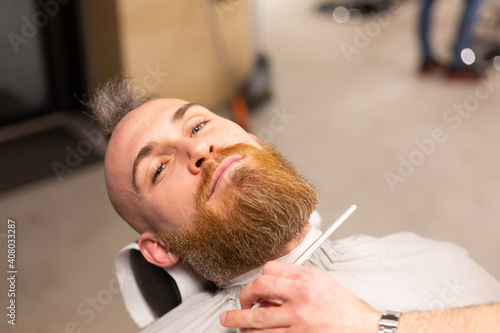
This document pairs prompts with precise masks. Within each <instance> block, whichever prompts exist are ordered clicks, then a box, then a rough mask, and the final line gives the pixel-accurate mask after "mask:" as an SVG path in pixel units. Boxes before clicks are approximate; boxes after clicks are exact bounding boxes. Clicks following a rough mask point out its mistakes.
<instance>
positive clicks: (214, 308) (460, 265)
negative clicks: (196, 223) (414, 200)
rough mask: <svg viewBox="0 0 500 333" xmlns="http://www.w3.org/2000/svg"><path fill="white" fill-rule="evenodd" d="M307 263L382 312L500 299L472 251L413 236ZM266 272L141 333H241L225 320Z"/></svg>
mask: <svg viewBox="0 0 500 333" xmlns="http://www.w3.org/2000/svg"><path fill="white" fill-rule="evenodd" d="M320 234H321V231H319V230H318V229H316V228H312V229H311V231H310V232H309V234H308V235H307V236H306V238H305V239H304V241H303V242H302V243H301V244H300V245H299V246H298V247H297V248H296V249H295V250H294V251H292V252H291V253H289V254H288V255H286V256H284V257H282V258H280V259H278V260H281V261H286V262H293V261H294V260H295V259H296V258H297V257H298V256H299V255H300V254H301V253H302V252H303V251H304V250H305V249H307V248H308V247H309V245H310V244H311V243H312V242H314V240H315V239H316V238H317V237H318V236H319V235H320ZM304 265H307V266H315V267H319V268H322V269H324V270H326V271H327V272H329V273H330V274H331V275H332V276H333V277H334V278H335V279H336V280H337V281H338V282H339V283H340V284H342V285H343V286H344V287H345V288H346V289H347V290H349V291H350V292H352V293H353V294H354V295H356V296H357V297H359V298H360V299H362V300H364V301H365V302H366V303H368V304H369V305H370V306H372V307H373V308H374V309H376V310H378V311H384V310H393V311H402V312H408V311H415V310H431V309H444V308H451V307H462V306H466V305H476V304H485V303H491V302H499V301H500V283H499V282H498V281H497V280H496V279H495V278H493V277H492V276H491V275H490V274H489V273H488V272H486V271H485V270H484V269H483V268H482V267H480V266H479V265H478V264H477V263H476V262H475V261H474V260H472V259H471V258H470V257H469V255H468V253H467V251H466V250H464V249H463V248H461V247H458V246H457V245H454V244H452V243H448V242H440V241H435V240H429V239H424V238H421V237H419V236H417V235H415V234H413V233H397V234H393V235H389V236H386V237H382V238H374V237H370V236H365V235H355V236H351V237H348V238H345V239H341V240H335V241H326V242H325V243H323V244H322V245H321V246H320V247H319V249H318V250H317V251H316V252H315V253H314V254H313V255H312V256H311V257H310V258H309V259H308V260H307V261H306V262H305V263H304ZM261 273H262V268H258V269H254V270H252V271H250V272H247V273H245V274H243V275H241V276H239V277H237V278H235V279H233V280H231V281H229V282H228V283H227V284H224V285H221V286H219V287H220V288H219V289H218V290H217V291H215V292H209V291H200V292H197V293H195V294H193V295H191V296H190V297H188V298H187V299H184V300H183V301H182V303H181V304H180V305H179V306H177V307H176V308H174V309H173V310H171V311H170V312H168V313H167V314H165V315H164V316H163V317H161V318H159V319H158V320H156V321H155V322H154V323H152V324H151V325H149V326H148V327H147V328H145V329H144V330H143V331H142V332H143V333H151V332H175V333H179V332H184V333H193V332H210V333H212V332H221V333H229V332H236V330H234V329H228V328H225V327H222V326H221V325H220V323H219V316H220V314H221V313H222V312H223V311H226V310H234V309H240V303H239V299H238V296H239V293H240V291H241V289H242V288H243V287H244V286H245V285H246V284H247V283H249V282H250V281H252V280H253V279H255V278H257V277H258V276H259V275H261Z"/></svg>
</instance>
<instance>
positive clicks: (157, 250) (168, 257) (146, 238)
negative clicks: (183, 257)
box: [139, 231, 179, 268]
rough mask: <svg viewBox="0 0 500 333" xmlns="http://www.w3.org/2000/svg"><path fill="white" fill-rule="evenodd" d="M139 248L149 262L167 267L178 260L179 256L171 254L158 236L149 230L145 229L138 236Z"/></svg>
mask: <svg viewBox="0 0 500 333" xmlns="http://www.w3.org/2000/svg"><path fill="white" fill-rule="evenodd" d="M139 249H140V250H141V253H142V255H143V256H144V258H146V260H147V261H148V262H149V263H151V264H153V265H156V266H159V267H163V268H167V267H170V266H173V265H174V264H175V263H176V262H177V261H179V257H178V256H177V255H175V254H173V253H172V252H171V251H170V249H169V248H168V247H166V246H165V245H163V244H162V243H161V242H160V240H159V239H158V236H157V235H156V234H154V233H152V232H150V231H145V232H144V233H142V234H141V236H140V237H139Z"/></svg>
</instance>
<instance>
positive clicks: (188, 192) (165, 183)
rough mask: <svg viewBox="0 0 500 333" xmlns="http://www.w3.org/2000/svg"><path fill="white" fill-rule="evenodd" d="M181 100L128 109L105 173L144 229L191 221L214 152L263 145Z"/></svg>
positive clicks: (124, 209)
mask: <svg viewBox="0 0 500 333" xmlns="http://www.w3.org/2000/svg"><path fill="white" fill-rule="evenodd" d="M188 105H189V104H188V102H185V101H182V100H176V99H158V100H153V101H151V102H148V103H146V104H144V105H142V106H140V107H139V108H137V109H136V110H133V111H131V112H130V113H129V114H127V115H126V116H125V117H124V118H123V119H122V120H121V121H120V123H119V124H118V125H117V127H116V129H115V131H114V132H113V134H112V136H111V138H110V141H109V144H108V149H107V153H106V159H105V174H106V183H107V186H108V192H109V195H110V198H111V200H112V202H113V204H114V206H115V208H116V209H117V210H118V212H119V213H120V214H121V215H122V216H123V217H124V218H125V220H127V221H129V222H131V224H132V225H133V226H134V227H135V228H136V229H137V230H138V231H139V232H143V231H146V230H151V231H158V230H171V229H175V228H176V227H179V226H186V225H189V224H190V223H192V221H193V220H194V215H195V194H196V190H197V189H198V186H199V185H200V183H201V181H202V177H203V172H202V170H203V167H204V165H205V164H207V163H208V162H210V161H211V160H212V159H213V156H214V154H215V151H216V150H217V149H220V148H222V147H227V146H230V145H233V144H236V143H246V144H249V145H251V146H259V145H260V144H259V143H258V142H257V140H256V139H255V138H254V137H253V136H252V135H250V134H249V133H247V132H246V131H245V130H243V129H242V128H241V127H240V126H238V125H237V124H235V123H234V122H232V121H230V120H227V119H225V118H222V117H219V116H217V115H215V114H214V113H212V112H210V111H209V110H207V109H206V108H204V107H203V106H201V105H192V106H190V107H189V108H185V106H188ZM244 158H245V156H239V157H236V158H235V159H234V160H233V161H231V162H233V163H229V164H230V165H228V169H227V170H225V172H224V173H223V174H222V175H221V176H222V177H220V180H219V181H218V182H217V183H216V184H215V186H214V195H213V196H212V198H211V200H209V201H210V202H208V204H209V205H211V204H217V193H218V192H219V191H218V190H219V189H220V188H223V187H224V186H225V184H226V182H227V175H228V173H229V172H230V171H231V170H232V169H234V168H235V167H237V165H239V164H241V163H244Z"/></svg>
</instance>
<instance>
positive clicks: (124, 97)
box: [85, 74, 153, 140]
mask: <svg viewBox="0 0 500 333" xmlns="http://www.w3.org/2000/svg"><path fill="white" fill-rule="evenodd" d="M152 99H153V97H152V96H151V94H150V93H149V92H148V91H147V90H146V89H145V88H137V87H135V86H134V84H133V80H132V79H131V78H129V77H125V76H124V75H121V74H120V75H118V76H116V77H115V78H113V79H111V80H109V81H107V82H104V83H101V84H99V86H98V87H97V88H96V90H95V91H94V93H93V94H92V95H91V97H90V99H89V101H88V102H86V103H85V105H86V106H87V107H88V108H89V109H90V111H91V117H92V118H93V119H94V120H96V121H97V122H98V123H99V126H100V128H101V131H102V132H103V133H104V135H105V136H106V137H107V139H108V140H109V138H110V137H111V134H112V133H113V131H114V129H115V127H116V125H117V124H118V123H119V122H120V120H122V119H123V117H125V116H126V115H127V113H129V112H130V111H132V110H134V109H136V108H138V107H139V106H141V105H142V104H144V103H146V102H148V101H150V100H152Z"/></svg>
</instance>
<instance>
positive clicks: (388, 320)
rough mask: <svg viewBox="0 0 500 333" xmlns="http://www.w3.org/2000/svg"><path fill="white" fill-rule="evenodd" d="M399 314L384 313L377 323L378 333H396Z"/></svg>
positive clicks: (392, 312) (393, 312)
mask: <svg viewBox="0 0 500 333" xmlns="http://www.w3.org/2000/svg"><path fill="white" fill-rule="evenodd" d="M399 316H401V312H395V311H384V312H382V317H381V318H380V321H379V322H378V333H396V332H397V329H398V322H399Z"/></svg>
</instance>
